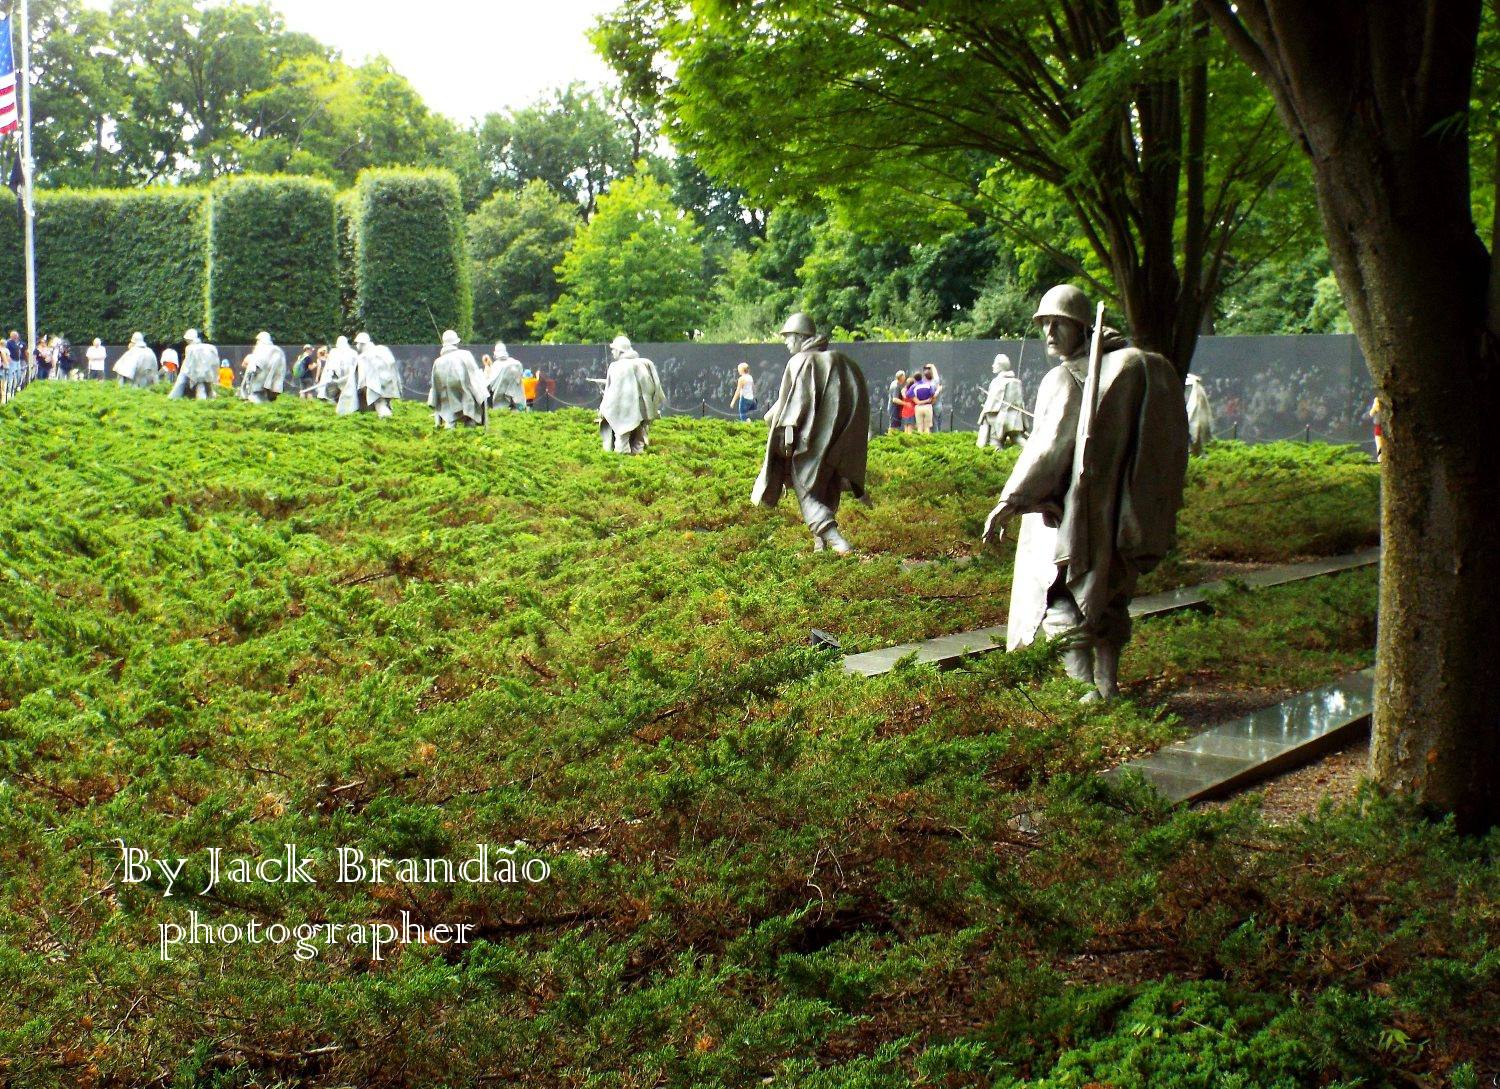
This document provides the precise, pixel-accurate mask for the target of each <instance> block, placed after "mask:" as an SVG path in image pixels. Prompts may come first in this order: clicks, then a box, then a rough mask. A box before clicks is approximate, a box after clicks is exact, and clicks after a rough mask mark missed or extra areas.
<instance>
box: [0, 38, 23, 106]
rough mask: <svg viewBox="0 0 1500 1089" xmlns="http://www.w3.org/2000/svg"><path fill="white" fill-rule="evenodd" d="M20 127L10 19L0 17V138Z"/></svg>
mask: <svg viewBox="0 0 1500 1089" xmlns="http://www.w3.org/2000/svg"><path fill="white" fill-rule="evenodd" d="M20 127H21V121H20V117H19V116H18V115H17V113H16V58H15V54H14V53H12V52H11V48H10V17H9V16H0V136H4V135H5V134H6V133H7V132H15V131H16V129H18V128H20Z"/></svg>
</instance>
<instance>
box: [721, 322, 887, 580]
mask: <svg viewBox="0 0 1500 1089" xmlns="http://www.w3.org/2000/svg"><path fill="white" fill-rule="evenodd" d="M781 335H782V336H783V337H784V338H785V340H786V347H787V351H788V352H790V353H791V355H792V358H791V359H790V360H789V361H788V362H787V365H786V371H785V372H784V373H783V374H782V376H781V391H780V393H779V394H778V395H777V398H776V403H775V404H774V405H772V406H771V410H770V412H768V413H767V414H766V419H767V420H768V421H769V423H770V426H771V433H770V436H769V437H768V439H767V441H766V456H765V460H764V461H763V462H762V464H761V468H760V476H759V477H757V478H756V481H755V488H754V490H753V491H752V492H751V493H750V501H751V502H752V503H760V504H762V505H763V506H767V507H774V506H775V505H776V504H777V502H778V501H779V500H780V499H781V493H782V492H783V491H784V490H785V489H786V487H787V486H788V485H790V486H791V489H792V492H793V493H794V494H795V495H796V496H797V504H798V506H799V507H800V508H801V511H802V520H803V521H804V522H806V523H807V528H808V529H810V530H812V535H813V551H815V552H822V551H824V550H825V549H827V550H831V551H833V552H837V553H838V554H839V555H841V556H847V555H848V554H849V553H850V552H852V551H853V549H852V547H851V546H850V544H849V542H848V541H847V540H845V539H844V535H843V534H842V533H841V532H839V526H838V510H839V500H840V499H841V498H842V497H843V493H844V492H852V493H853V494H854V497H855V498H856V499H859V500H860V501H862V502H864V503H868V502H869V498H868V496H867V495H866V494H865V459H866V454H867V452H868V447H869V440H870V398H869V394H868V393H867V392H866V390H865V376H864V374H863V373H862V372H861V371H860V369H859V364H858V363H856V362H854V360H852V359H850V358H849V357H848V356H847V355H845V354H844V353H843V352H831V351H829V350H828V339H827V338H826V337H820V336H819V335H818V332H817V328H816V327H815V326H814V325H813V323H812V320H811V319H809V318H808V317H807V315H806V314H800V313H799V314H793V315H792V316H791V317H789V318H788V319H787V320H786V324H785V325H783V326H782V328H781Z"/></svg>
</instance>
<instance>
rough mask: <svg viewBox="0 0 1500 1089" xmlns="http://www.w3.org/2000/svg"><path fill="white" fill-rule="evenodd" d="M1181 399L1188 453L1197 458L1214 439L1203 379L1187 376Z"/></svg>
mask: <svg viewBox="0 0 1500 1089" xmlns="http://www.w3.org/2000/svg"><path fill="white" fill-rule="evenodd" d="M1182 399H1183V402H1184V403H1185V404H1186V406H1187V420H1188V451H1189V452H1190V453H1191V454H1192V455H1193V456H1194V457H1197V456H1199V455H1200V454H1202V453H1203V448H1204V447H1205V446H1207V445H1208V442H1209V440H1210V439H1212V438H1213V437H1214V410H1213V409H1212V408H1211V407H1210V406H1209V403H1208V391H1207V390H1205V389H1204V388H1203V379H1201V378H1199V377H1198V376H1197V375H1196V374H1190V375H1188V376H1187V383H1186V384H1185V385H1184V386H1183V387H1182Z"/></svg>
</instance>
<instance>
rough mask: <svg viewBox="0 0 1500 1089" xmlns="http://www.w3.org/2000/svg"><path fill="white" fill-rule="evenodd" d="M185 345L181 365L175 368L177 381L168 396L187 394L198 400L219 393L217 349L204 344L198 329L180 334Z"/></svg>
mask: <svg viewBox="0 0 1500 1089" xmlns="http://www.w3.org/2000/svg"><path fill="white" fill-rule="evenodd" d="M182 340H183V343H184V344H185V345H186V347H184V348H183V352H182V366H180V367H179V368H178V369H177V381H176V382H175V383H173V385H172V392H171V393H170V394H168V396H170V397H187V396H189V395H191V396H193V397H195V398H197V399H198V400H200V401H206V400H208V399H209V398H210V397H217V396H218V395H219V349H218V348H216V347H214V346H213V345H212V344H205V343H203V341H202V340H200V339H199V337H198V330H196V329H189V330H188V331H187V332H185V333H183V334H182Z"/></svg>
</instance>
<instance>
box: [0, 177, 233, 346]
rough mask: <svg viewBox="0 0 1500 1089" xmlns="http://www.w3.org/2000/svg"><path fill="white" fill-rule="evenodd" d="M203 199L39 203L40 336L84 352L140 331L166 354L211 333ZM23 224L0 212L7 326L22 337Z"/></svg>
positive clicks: (193, 193)
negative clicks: (168, 346) (207, 329)
mask: <svg viewBox="0 0 1500 1089" xmlns="http://www.w3.org/2000/svg"><path fill="white" fill-rule="evenodd" d="M207 203H208V202H207V193H206V192H205V191H203V190H191V189H190V190H182V189H146V190H70V191H66V192H57V193H38V194H37V210H36V253H37V260H36V271H37V331H38V332H39V333H53V334H56V333H61V334H62V335H64V336H66V337H68V339H70V340H72V341H74V342H75V343H87V342H88V341H89V340H90V339H91V338H93V337H96V336H97V337H100V338H101V339H103V340H104V341H105V342H106V343H111V344H123V343H125V342H126V341H127V340H128V339H129V338H130V334H131V333H133V332H136V331H137V330H139V331H140V332H142V333H144V334H145V336H146V339H147V340H149V341H152V342H154V343H157V344H165V343H169V342H172V341H175V340H178V339H180V338H181V336H182V331H183V330H184V329H186V328H187V327H188V326H191V325H202V324H203V320H204V317H205V298H206V289H207V284H208V267H207V266H208V248H207V246H206V245H205V235H206V211H207ZM23 248H24V243H23V239H22V234H21V225H20V218H19V216H18V215H17V214H15V211H14V209H13V208H8V209H6V210H5V211H4V212H0V250H3V252H5V253H7V254H10V255H13V259H11V260H7V261H5V262H4V263H3V264H0V307H3V314H4V319H3V321H4V322H5V323H7V324H8V325H9V326H12V327H15V328H22V327H23V323H24V321H25V316H26V271H25V262H24V259H23V257H22V254H23Z"/></svg>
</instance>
